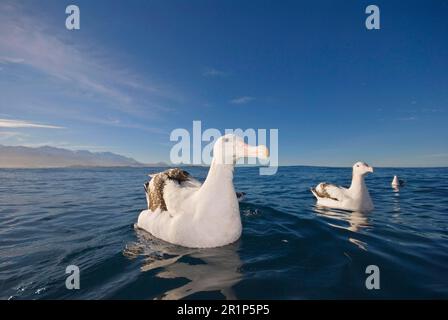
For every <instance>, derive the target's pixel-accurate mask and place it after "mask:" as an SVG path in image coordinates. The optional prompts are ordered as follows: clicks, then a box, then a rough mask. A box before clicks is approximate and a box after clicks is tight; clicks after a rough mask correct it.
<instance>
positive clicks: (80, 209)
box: [0, 166, 448, 299]
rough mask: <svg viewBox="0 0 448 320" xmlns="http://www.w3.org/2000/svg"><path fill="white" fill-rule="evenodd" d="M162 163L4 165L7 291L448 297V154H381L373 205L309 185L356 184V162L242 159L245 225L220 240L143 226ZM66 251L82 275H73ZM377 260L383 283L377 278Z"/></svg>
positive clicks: (1, 218) (1, 248) (1, 253)
mask: <svg viewBox="0 0 448 320" xmlns="http://www.w3.org/2000/svg"><path fill="white" fill-rule="evenodd" d="M160 170H161V169H160V168H101V169H97V168H88V169H86V168H83V169H76V168H69V169H14V170H9V169H0V182H1V183H0V299H347V298H353V299H404V298H411V299H413V298H423V299H429V298H431V299H433V298H442V299H446V298H448V168H423V169H420V168H419V169H409V168H401V169H388V168H375V173H373V174H370V175H369V176H367V178H366V183H367V186H368V188H369V190H370V194H371V196H372V199H373V202H374V205H375V210H374V211H372V212H370V213H360V212H355V213H353V212H345V211H341V210H330V209H322V208H317V207H315V199H314V197H313V196H312V194H311V192H310V191H309V188H310V187H313V186H315V185H316V184H317V183H319V182H322V181H328V182H332V183H337V184H340V185H345V186H348V185H349V184H350V180H351V168H324V167H300V166H298V167H280V168H279V171H278V173H277V174H276V175H274V176H260V175H259V174H258V168H254V167H251V168H249V167H241V168H236V170H235V179H234V182H235V186H236V189H237V190H238V191H244V192H246V193H247V196H246V199H245V200H244V201H243V202H242V203H240V212H241V218H242V223H243V235H242V237H241V239H240V240H239V241H237V242H236V243H233V244H231V245H228V246H225V247H221V248H215V249H189V248H183V247H179V246H175V245H171V244H169V243H165V242H164V241H161V240H159V239H156V238H154V237H152V236H151V235H150V234H148V233H146V232H145V231H141V230H136V229H135V228H134V224H135V223H136V220H137V217H138V215H139V213H140V211H141V210H142V209H144V208H145V207H146V200H145V195H144V190H143V183H144V182H145V181H146V179H147V174H148V173H152V172H158V171H160ZM187 170H188V171H189V172H190V173H191V174H192V175H193V176H195V177H198V178H199V179H204V178H205V176H206V174H207V172H208V168H199V167H198V168H196V167H193V168H188V169H187ZM394 174H397V175H398V176H399V177H400V178H401V179H403V180H405V181H406V184H405V186H404V187H402V188H400V190H399V191H397V190H393V189H392V188H391V185H390V183H391V181H392V177H393V175H394ZM216 196H217V197H219V195H216ZM211 210H213V208H211ZM69 265H76V266H78V267H79V270H80V288H79V289H74V290H68V289H67V288H66V279H67V277H68V276H69V274H66V268H67V266H69ZM369 265H375V266H377V267H378V270H379V275H380V277H379V283H380V288H379V289H370V290H369V289H367V287H366V279H367V277H368V276H369V274H367V273H366V268H367V267H368V266H369Z"/></svg>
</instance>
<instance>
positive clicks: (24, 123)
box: [0, 119, 64, 129]
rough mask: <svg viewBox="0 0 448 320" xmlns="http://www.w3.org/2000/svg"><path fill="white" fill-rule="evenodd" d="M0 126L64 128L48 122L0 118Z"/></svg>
mask: <svg viewBox="0 0 448 320" xmlns="http://www.w3.org/2000/svg"><path fill="white" fill-rule="evenodd" d="M0 128H42V129H64V127H60V126H54V125H49V124H40V123H33V122H29V121H24V120H10V119H0Z"/></svg>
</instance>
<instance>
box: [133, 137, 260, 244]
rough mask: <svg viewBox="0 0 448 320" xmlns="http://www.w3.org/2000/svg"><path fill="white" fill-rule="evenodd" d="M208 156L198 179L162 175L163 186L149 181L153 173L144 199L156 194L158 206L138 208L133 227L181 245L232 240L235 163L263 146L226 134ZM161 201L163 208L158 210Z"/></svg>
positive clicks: (235, 232)
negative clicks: (203, 175) (205, 171)
mask: <svg viewBox="0 0 448 320" xmlns="http://www.w3.org/2000/svg"><path fill="white" fill-rule="evenodd" d="M213 155H214V157H213V161H212V164H211V166H210V170H209V173H208V175H207V178H206V180H205V182H204V183H203V184H201V183H200V182H199V181H197V180H195V179H193V178H191V177H188V178H187V179H171V178H169V177H168V178H165V179H163V184H162V186H160V185H151V183H153V181H155V178H153V179H152V180H151V182H150V185H149V189H150V192H149V193H150V196H149V198H150V199H149V201H150V202H151V201H152V200H153V199H156V201H160V202H161V204H162V205H160V206H159V207H158V208H157V209H153V210H149V209H148V210H144V211H142V212H141V213H140V216H139V217H138V221H137V227H139V228H141V229H144V230H146V231H148V232H150V233H151V234H152V235H154V236H155V237H157V238H159V239H162V240H165V241H167V242H170V243H174V244H178V245H182V246H185V247H193V248H210V247H218V246H223V245H226V244H229V243H232V242H234V241H236V240H237V239H238V238H239V237H240V236H241V230H242V225H241V218H240V211H239V204H238V200H237V196H236V193H235V189H234V186H233V170H234V165H235V163H236V161H237V160H238V159H240V158H242V157H252V156H256V157H260V158H265V157H267V156H268V150H267V148H266V147H265V146H258V147H255V146H249V145H247V144H245V143H244V141H243V139H242V138H240V137H238V136H236V135H225V136H223V137H221V138H220V139H218V140H217V141H216V143H215V145H214V148H213ZM161 174H163V173H161ZM158 178H159V179H160V177H158ZM154 183H155V182H154ZM151 187H152V189H151ZM157 188H161V189H162V190H159V191H160V194H161V197H162V198H163V199H158V197H157V195H158V194H157V192H158V191H157ZM151 192H153V193H151ZM163 203H164V204H165V206H166V210H162V209H164V208H163Z"/></svg>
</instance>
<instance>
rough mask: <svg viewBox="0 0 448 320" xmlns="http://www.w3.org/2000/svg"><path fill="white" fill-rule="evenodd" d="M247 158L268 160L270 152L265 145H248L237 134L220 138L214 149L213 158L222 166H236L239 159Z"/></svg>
mask: <svg viewBox="0 0 448 320" xmlns="http://www.w3.org/2000/svg"><path fill="white" fill-rule="evenodd" d="M245 157H256V158H259V159H266V158H268V157H269V150H268V148H267V147H266V146H264V145H259V146H251V145H248V144H247V143H245V142H244V139H243V138H241V137H239V136H237V135H235V134H226V135H224V136H222V137H220V138H219V139H218V140H217V141H216V143H215V145H214V147H213V158H214V159H216V161H217V162H218V163H221V164H235V163H236V161H237V160H238V159H241V158H245Z"/></svg>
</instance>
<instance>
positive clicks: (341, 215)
mask: <svg viewBox="0 0 448 320" xmlns="http://www.w3.org/2000/svg"><path fill="white" fill-rule="evenodd" d="M314 211H315V212H316V213H317V214H318V215H321V216H325V217H329V218H332V219H335V220H337V221H339V222H341V221H342V222H347V223H348V226H346V227H345V226H342V225H339V224H338V225H335V224H333V223H329V224H330V225H332V226H334V227H338V228H344V229H346V230H349V231H352V232H359V231H360V230H361V229H363V228H366V227H369V226H370V224H369V220H368V218H367V216H368V214H367V213H364V212H361V211H344V210H339V209H332V208H326V207H321V206H315V207H314ZM348 240H349V241H350V242H351V243H353V244H355V245H356V246H358V247H359V248H360V249H363V250H367V248H366V244H365V243H364V242H362V241H360V240H358V239H355V238H352V237H349V238H348Z"/></svg>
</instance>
